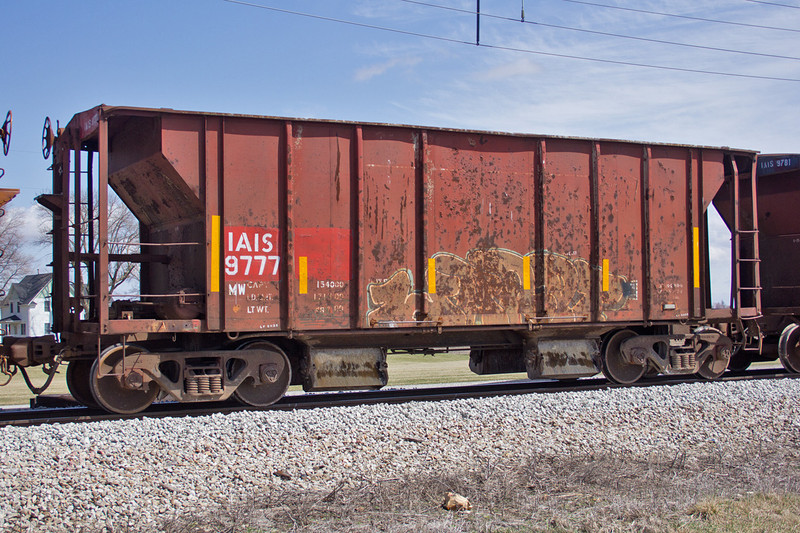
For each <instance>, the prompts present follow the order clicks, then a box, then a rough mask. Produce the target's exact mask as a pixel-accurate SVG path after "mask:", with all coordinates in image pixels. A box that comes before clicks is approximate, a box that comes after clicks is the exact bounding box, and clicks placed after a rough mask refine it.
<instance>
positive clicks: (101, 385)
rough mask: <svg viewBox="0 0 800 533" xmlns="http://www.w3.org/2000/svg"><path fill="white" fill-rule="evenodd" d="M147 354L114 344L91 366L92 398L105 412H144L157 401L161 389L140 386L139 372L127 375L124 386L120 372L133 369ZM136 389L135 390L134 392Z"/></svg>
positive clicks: (152, 384)
mask: <svg viewBox="0 0 800 533" xmlns="http://www.w3.org/2000/svg"><path fill="white" fill-rule="evenodd" d="M144 352H146V350H145V349H144V348H142V347H140V346H136V345H133V344H129V345H127V346H123V345H121V344H116V345H114V346H110V347H109V348H106V349H105V350H104V351H103V353H102V354H100V357H99V358H98V359H97V360H96V361H95V362H94V364H93V365H92V373H91V379H90V380H89V384H90V385H91V389H92V396H93V397H94V399H95V400H96V401H97V403H98V404H99V405H100V406H101V407H103V408H104V409H106V410H108V411H111V412H114V413H120V414H133V413H138V412H140V411H144V410H145V409H147V408H148V407H150V404H152V403H153V401H154V400H155V399H156V397H158V393H159V391H160V390H161V387H159V386H158V384H157V383H156V382H155V381H148V382H146V383H142V380H141V372H138V371H135V372H130V373H129V374H128V380H129V383H128V386H125V385H123V383H122V379H123V372H124V371H125V370H128V371H130V369H132V368H133V369H135V368H136V367H137V365H138V366H141V365H140V364H139V359H140V356H139V354H141V353H144ZM137 387H138V388H137Z"/></svg>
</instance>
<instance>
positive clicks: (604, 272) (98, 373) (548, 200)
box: [3, 106, 759, 412]
mask: <svg viewBox="0 0 800 533" xmlns="http://www.w3.org/2000/svg"><path fill="white" fill-rule="evenodd" d="M48 137H49V138H48ZM45 142H46V146H47V148H48V149H49V147H50V144H51V143H52V148H53V193H52V194H48V195H44V196H42V197H40V198H39V201H40V203H42V204H43V205H45V206H46V207H48V208H49V209H50V210H51V211H52V212H53V220H54V228H53V257H54V259H53V273H54V284H55V290H54V293H53V310H54V315H55V317H54V326H53V330H54V331H55V332H56V333H57V334H58V337H57V338H56V337H53V336H47V337H40V338H36V339H12V338H8V337H7V338H6V339H4V346H3V353H4V354H5V356H6V357H7V359H8V360H9V361H10V362H11V364H13V365H17V366H18V367H22V368H23V369H24V367H26V366H31V365H36V364H45V365H48V366H47V367H46V368H52V367H53V366H54V365H56V364H57V363H59V362H61V361H63V362H68V365H69V366H68V369H67V381H68V385H69V387H70V390H71V391H72V392H73V395H74V396H75V397H76V398H77V399H79V400H80V401H81V402H83V403H85V404H87V405H91V404H99V405H100V406H102V407H103V408H105V409H107V410H111V411H116V412H136V411H139V410H142V409H144V408H146V407H147V406H148V405H149V404H150V403H151V402H152V401H154V400H155V399H156V398H158V397H159V395H162V396H168V397H170V398H172V399H175V400H178V401H184V402H191V401H204V400H220V399H225V398H228V397H230V396H231V395H234V396H235V397H236V398H238V399H239V400H240V401H242V402H244V403H247V404H252V405H256V406H265V405H269V404H271V403H273V402H275V401H276V400H277V399H279V398H280V397H281V396H282V395H283V394H284V393H285V391H286V390H287V387H288V386H289V385H290V384H302V385H303V387H304V389H305V390H309V391H313V390H340V389H341V390H343V389H357V388H379V387H382V386H384V385H385V384H386V382H387V365H386V352H387V350H401V349H402V350H418V351H421V352H422V351H427V350H436V349H445V348H448V347H465V346H468V347H470V367H471V369H472V370H473V371H474V372H476V373H478V374H492V373H500V372H511V371H525V372H527V374H528V376H529V377H530V378H556V379H574V378H578V377H581V376H588V375H594V374H595V373H597V372H598V371H600V370H602V371H603V372H604V373H605V375H606V376H607V377H608V378H610V379H611V380H613V381H616V382H621V383H631V382H634V381H636V380H638V379H639V378H640V377H641V376H642V375H644V374H645V373H673V374H675V373H700V374H702V375H703V376H706V377H708V378H714V377H717V376H719V375H720V374H722V372H723V371H724V370H725V368H726V366H727V364H728V360H729V357H730V355H731V348H732V342H731V339H730V338H729V337H728V336H727V333H728V329H729V325H730V324H731V323H734V322H740V323H741V322H744V321H747V320H748V318H751V317H754V316H757V315H758V314H759V309H758V299H757V298H756V296H757V294H752V293H747V290H748V287H750V286H751V285H752V286H756V285H757V283H755V282H754V281H751V282H749V283H746V282H744V281H742V283H740V285H741V287H737V288H736V291H737V294H739V295H740V296H742V298H740V299H738V300H737V303H736V305H734V306H733V307H731V308H728V309H721V310H719V309H718V310H714V309H711V298H710V293H709V277H710V273H709V267H708V238H707V235H706V212H707V209H708V207H709V205H710V203H711V201H712V199H713V198H714V197H715V196H716V195H717V194H718V193H720V191H721V190H723V189H724V188H723V186H724V185H725V184H728V187H727V189H724V190H725V191H727V192H725V193H724V194H726V195H728V196H730V197H731V202H733V204H732V205H737V206H740V204H742V202H741V201H740V200H741V199H740V198H739V196H738V195H739V189H740V188H742V187H744V188H747V187H751V186H754V185H753V180H752V176H751V170H752V168H753V164H754V160H755V153H754V152H752V151H747V150H732V149H727V148H709V147H699V146H684V145H668V144H643V143H636V142H627V141H616V140H598V139H581V138H563V137H552V136H533V135H514V134H504V133H492V132H480V131H457V130H448V129H435V128H421V127H411V126H396V125H385V124H370V123H353V122H335V121H321V120H299V119H286V118H274V117H257V116H241V115H223V114H211V113H195V112H181V111H174V110H167V109H138V108H127V107H108V106H99V107H96V108H93V109H90V110H88V111H86V112H83V113H80V114H78V115H75V117H74V118H73V119H72V120H71V121H70V122H69V124H68V125H67V126H66V127H65V128H64V129H62V130H59V132H58V135H57V137H55V136H54V135H48V134H47V130H46V135H45ZM110 194H116V195H118V196H119V198H121V200H122V201H123V202H124V204H125V205H126V206H127V208H128V209H130V211H131V212H132V213H133V215H135V217H136V219H138V221H139V223H140V232H139V237H140V239H139V240H140V242H139V243H137V245H136V246H131V247H129V248H128V249H126V250H124V251H123V253H111V252H110V251H109V250H110V247H111V246H112V245H113V244H114V243H113V241H112V240H111V239H110V237H109V218H108V202H109V195H110ZM753 197H755V195H751V196H750V198H753ZM76 200H77V201H76ZM745 203H746V202H745ZM81 204H83V205H81ZM82 209H83V210H88V214H86V215H83V214H82V213H83V211H82ZM741 209H742V210H743V211H746V210H747V208H746V206H745V207H741ZM733 218H734V220H733V226H732V230H733V231H734V232H735V233H736V235H739V231H740V229H741V230H742V232H744V233H743V234H747V235H751V236H752V239H756V240H757V238H758V235H757V232H751V233H747V231H749V229H748V228H747V227H746V226H742V228H743V229H742V228H740V225H741V224H740V223H743V222H742V221H745V219H746V217H739V216H736V217H733ZM76 221H78V222H76ZM744 259H745V258H739V259H737V260H736V261H734V263H733V265H732V268H733V269H734V270H737V269H738V270H742V272H744V274H745V276H747V275H749V276H752V275H753V274H754V273H753V272H752V271H747V270H746V269H745V268H743V265H742V264H740V262H741V261H742V260H744ZM116 262H136V263H139V264H140V275H139V287H138V290H133V291H132V290H130V289H128V290H127V291H126V292H125V293H124V294H119V291H117V293H112V292H111V291H109V276H108V273H109V268H110V266H113V265H114V263H116ZM745 266H746V265H745ZM755 274H757V272H756V273H755ZM736 279H737V280H738V279H739V276H737V277H736Z"/></svg>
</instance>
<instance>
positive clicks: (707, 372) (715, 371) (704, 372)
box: [697, 346, 730, 380]
mask: <svg viewBox="0 0 800 533" xmlns="http://www.w3.org/2000/svg"><path fill="white" fill-rule="evenodd" d="M721 349H725V348H723V347H722V346H717V347H716V348H715V350H721ZM729 363H730V359H725V358H722V359H720V358H718V357H717V356H716V354H712V355H709V356H708V357H706V360H705V361H703V364H701V365H700V368H699V369H697V375H698V376H700V377H702V378H705V379H711V380H713V379H718V378H719V377H720V376H722V374H724V373H725V370H727V369H728V364H729Z"/></svg>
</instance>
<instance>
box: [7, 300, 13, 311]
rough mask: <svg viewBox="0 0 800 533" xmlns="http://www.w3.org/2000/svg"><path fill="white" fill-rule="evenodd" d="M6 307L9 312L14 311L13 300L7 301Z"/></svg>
mask: <svg viewBox="0 0 800 533" xmlns="http://www.w3.org/2000/svg"><path fill="white" fill-rule="evenodd" d="M8 307H9V309H8V312H9V313H13V312H14V302H9V304H8Z"/></svg>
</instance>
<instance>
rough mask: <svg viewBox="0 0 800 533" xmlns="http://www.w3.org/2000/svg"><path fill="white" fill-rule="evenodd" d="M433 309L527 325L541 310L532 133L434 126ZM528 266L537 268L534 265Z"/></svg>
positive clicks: (461, 318) (440, 315) (485, 321)
mask: <svg viewBox="0 0 800 533" xmlns="http://www.w3.org/2000/svg"><path fill="white" fill-rule="evenodd" d="M427 139H428V142H427V143H426V144H425V153H424V158H425V164H426V171H425V180H426V181H425V183H424V200H425V213H424V217H425V222H426V233H425V243H426V247H425V248H426V250H425V251H426V258H427V269H426V272H425V281H426V285H425V302H426V310H425V313H426V315H427V318H428V319H429V320H432V321H435V322H436V323H440V324H442V325H448V326H450V325H489V324H520V323H524V322H525V318H524V317H525V315H532V314H533V313H534V312H535V310H534V303H533V302H534V298H533V294H534V292H533V287H534V283H535V280H534V281H528V282H527V283H526V279H525V274H524V272H523V268H524V267H526V265H529V261H526V260H525V257H526V256H527V257H528V258H530V257H531V254H532V252H534V250H533V247H532V243H531V237H532V235H534V232H535V228H534V226H533V223H532V219H533V217H532V215H533V211H532V210H531V208H530V207H531V200H530V198H531V196H530V195H531V192H532V187H531V185H532V182H533V169H534V164H533V157H534V151H533V146H532V145H531V143H530V141H528V140H527V139H525V138H513V137H509V138H504V137H501V136H496V135H481V134H466V135H465V134H461V133H456V132H428V135H427ZM528 268H530V267H529V266H528Z"/></svg>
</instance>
